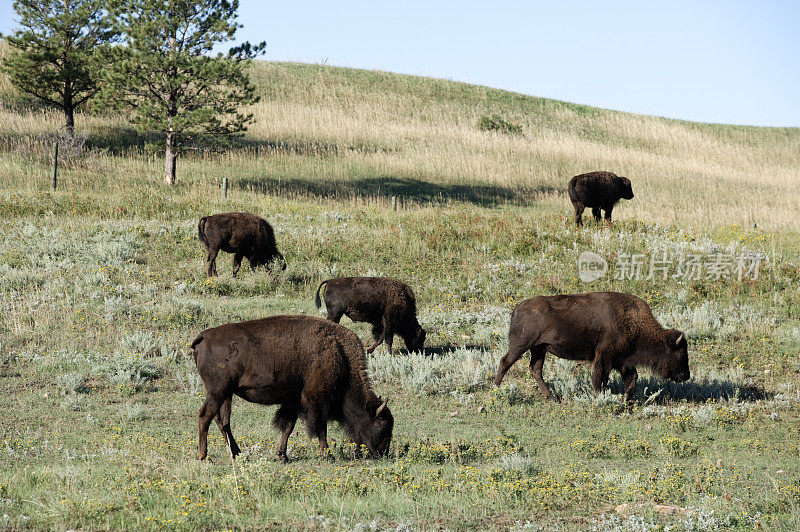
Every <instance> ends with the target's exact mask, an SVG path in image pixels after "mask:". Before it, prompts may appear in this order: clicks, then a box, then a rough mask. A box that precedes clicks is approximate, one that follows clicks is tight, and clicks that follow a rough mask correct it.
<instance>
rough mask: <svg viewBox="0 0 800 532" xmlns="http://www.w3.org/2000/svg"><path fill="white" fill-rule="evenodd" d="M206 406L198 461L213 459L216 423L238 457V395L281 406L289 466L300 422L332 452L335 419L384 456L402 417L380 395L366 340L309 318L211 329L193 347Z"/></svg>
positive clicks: (281, 451)
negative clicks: (210, 438)
mask: <svg viewBox="0 0 800 532" xmlns="http://www.w3.org/2000/svg"><path fill="white" fill-rule="evenodd" d="M192 348H193V349H194V358H195V363H196V365H197V370H198V373H200V377H201V378H202V379H203V384H204V385H205V388H206V400H205V402H204V403H203V406H202V407H201V408H200V412H199V413H198V449H197V457H198V458H199V459H201V460H202V459H204V458H205V457H206V455H207V435H208V427H209V425H210V423H211V420H212V419H214V420H216V422H217V425H218V426H219V429H220V431H221V432H222V434H223V436H224V437H225V441H226V443H227V445H228V449H229V451H230V453H231V457H232V458H235V457H236V455H238V454H239V452H240V450H239V446H238V445H237V444H236V440H235V439H234V437H233V434H232V433H231V428H230V418H231V401H232V397H233V395H238V396H239V397H242V398H243V399H245V400H247V401H250V402H253V403H260V404H268V405H269V404H279V405H280V408H279V409H278V411H277V413H276V414H275V419H274V424H275V426H276V427H277V428H278V429H279V430H280V431H281V441H280V444H279V446H278V456H279V457H280V458H282V459H283V460H285V461H288V458H287V454H286V447H287V442H288V440H289V436H290V435H291V433H292V431H293V430H294V426H295V422H296V421H297V418H298V417H303V418H305V420H306V425H307V428H308V433H309V434H310V435H311V436H313V437H316V438H318V439H319V444H320V450H321V451H322V453H323V454H326V453H327V450H328V442H327V423H328V421H329V420H331V419H333V420H336V421H338V422H339V423H340V424H341V425H342V426H343V428H344V430H345V433H346V434H347V435H348V437H349V438H350V439H351V440H352V441H353V442H355V443H356V444H357V446H358V448H360V446H361V444H363V445H365V446H366V447H367V449H368V450H369V452H370V454H371V455H373V456H384V455H385V454H386V453H387V452H388V449H389V444H390V443H391V438H392V428H393V425H394V418H393V417H392V413H391V411H390V410H389V408H388V406H387V401H385V400H382V399H381V398H380V397H378V396H376V395H375V393H374V392H373V391H372V388H371V386H370V383H369V377H368V375H367V369H366V368H367V365H366V355H365V353H364V347H363V345H362V344H361V341H360V340H359V339H358V337H357V336H356V335H355V333H353V332H352V331H350V330H348V329H347V328H345V327H342V326H340V325H337V324H334V323H331V322H329V321H327V320H323V319H320V318H313V317H308V316H273V317H270V318H264V319H260V320H253V321H246V322H241V323H229V324H227V325H222V326H219V327H215V328H213V329H207V330H205V331H203V332H202V333H200V335H198V336H197V338H195V340H194V341H193V342H192Z"/></svg>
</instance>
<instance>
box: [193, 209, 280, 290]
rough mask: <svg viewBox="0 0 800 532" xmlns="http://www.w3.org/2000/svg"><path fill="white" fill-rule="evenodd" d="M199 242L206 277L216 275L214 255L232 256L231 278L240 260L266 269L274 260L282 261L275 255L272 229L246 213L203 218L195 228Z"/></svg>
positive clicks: (278, 254)
mask: <svg viewBox="0 0 800 532" xmlns="http://www.w3.org/2000/svg"><path fill="white" fill-rule="evenodd" d="M197 233H198V235H199V237H200V241H201V242H202V243H203V244H205V246H206V252H207V253H206V273H207V274H208V276H209V277H212V276H215V275H217V264H216V260H217V253H219V251H220V250H222V251H225V252H227V253H233V254H234V255H233V276H234V277H236V274H237V273H238V272H239V267H240V266H241V265H242V258H244V257H247V260H248V261H250V267H251V268H253V269H255V268H257V267H259V266H264V265H268V264H269V263H270V262H272V261H273V260H274V259H281V260H282V261H283V268H282V269H284V270H285V269H286V260H285V259H284V258H283V255H281V253H280V252H279V251H278V247H277V245H276V243H275V232H274V231H273V230H272V226H271V225H269V223H267V221H266V220H265V219H263V218H261V217H260V216H256V215H255V214H250V213H247V212H226V213H223V214H214V215H213V216H203V217H202V218H200V222H199V223H198V224H197Z"/></svg>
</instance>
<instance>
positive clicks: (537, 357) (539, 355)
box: [531, 345, 556, 401]
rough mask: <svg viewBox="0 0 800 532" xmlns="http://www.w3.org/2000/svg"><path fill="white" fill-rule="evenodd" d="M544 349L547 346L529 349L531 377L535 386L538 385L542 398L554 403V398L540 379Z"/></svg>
mask: <svg viewBox="0 0 800 532" xmlns="http://www.w3.org/2000/svg"><path fill="white" fill-rule="evenodd" d="M546 349H547V346H544V345H539V346H536V347H534V348H532V349H531V375H533V380H535V381H536V384H538V385H539V390H541V392H542V395H544V398H545V399H547V400H548V401H555V400H556V398H555V397H553V394H552V393H551V392H550V389H549V388H548V387H547V384H545V382H544V379H543V378H542V366H544V356H545V354H546Z"/></svg>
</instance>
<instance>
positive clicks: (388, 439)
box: [359, 397, 394, 457]
mask: <svg viewBox="0 0 800 532" xmlns="http://www.w3.org/2000/svg"><path fill="white" fill-rule="evenodd" d="M388 403H389V399H381V398H380V397H378V398H377V401H372V402H370V403H368V404H367V410H368V413H369V423H368V424H366V425H365V426H364V427H363V428H362V430H361V431H360V432H361V434H360V435H359V439H360V440H361V441H362V442H364V445H366V446H367V449H369V452H370V454H371V455H372V456H375V457H381V456H386V455H387V454H388V453H389V444H391V443H392V429H393V428H394V417H392V412H391V411H390V410H389V406H388Z"/></svg>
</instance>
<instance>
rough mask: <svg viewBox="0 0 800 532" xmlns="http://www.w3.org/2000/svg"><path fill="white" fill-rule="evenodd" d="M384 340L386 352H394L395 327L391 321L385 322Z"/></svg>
mask: <svg viewBox="0 0 800 532" xmlns="http://www.w3.org/2000/svg"><path fill="white" fill-rule="evenodd" d="M383 341H384V342H386V352H388V353H389V354H390V355H391V354H392V343H394V327H392V326H391V325H389V323H387V322H384V324H383Z"/></svg>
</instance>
